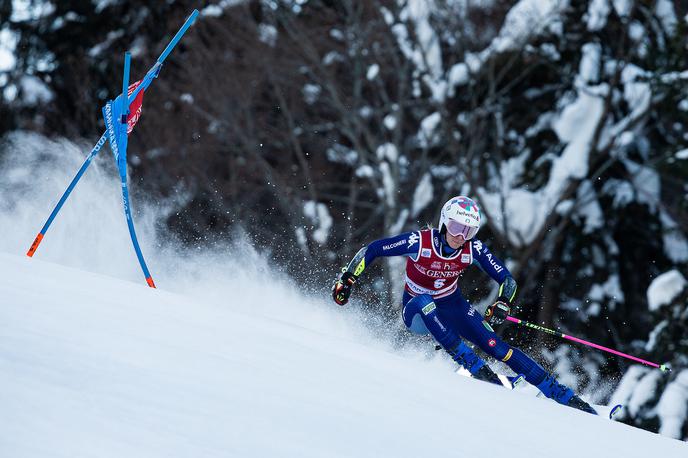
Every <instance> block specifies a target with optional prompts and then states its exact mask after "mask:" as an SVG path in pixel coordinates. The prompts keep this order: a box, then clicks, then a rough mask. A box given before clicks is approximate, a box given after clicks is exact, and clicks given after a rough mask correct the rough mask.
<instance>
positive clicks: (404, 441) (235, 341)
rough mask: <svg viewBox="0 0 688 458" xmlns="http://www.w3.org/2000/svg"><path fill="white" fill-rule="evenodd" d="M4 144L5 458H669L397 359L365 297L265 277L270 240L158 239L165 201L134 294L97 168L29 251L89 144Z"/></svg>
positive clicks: (448, 367)
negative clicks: (194, 245) (183, 244)
mask: <svg viewBox="0 0 688 458" xmlns="http://www.w3.org/2000/svg"><path fill="white" fill-rule="evenodd" d="M14 140H15V141H14V143H13V144H12V145H10V146H9V148H10V149H11V150H12V152H11V153H8V154H7V155H6V156H5V160H4V161H3V163H2V164H0V191H2V195H3V199H2V201H1V202H0V234H2V237H0V323H2V326H1V327H0V374H2V376H1V377H0V406H2V408H1V409H0V425H2V433H1V434H0V456H2V457H11V458H27V457H36V458H51V457H69V458H76V457H99V458H107V457H113V458H115V457H116V458H121V457H142V458H153V457H165V458H170V457H266V456H278V457H300V458H302V457H319V458H322V457H386V456H390V457H419V456H435V455H441V456H458V457H471V458H481V457H486V458H487V457H490V458H491V457H495V456H509V457H511V458H520V457H523V458H526V457H527V458H534V457H547V458H550V457H552V456H556V457H559V458H580V457H581V456H583V457H597V456H609V455H612V454H613V455H614V456H624V457H635V456H645V455H649V454H653V455H655V456H661V457H663V458H673V457H683V456H686V450H687V449H686V444H685V443H682V442H679V441H676V440H673V439H668V438H666V437H662V436H659V435H656V434H652V433H649V432H647V431H644V430H640V429H636V428H633V427H629V426H626V425H624V424H620V423H614V422H610V421H608V420H606V419H604V418H600V417H594V416H592V415H589V414H585V413H582V412H579V411H577V410H573V409H570V408H566V407H562V406H559V405H557V404H555V403H553V402H551V401H547V400H541V399H536V398H534V397H533V396H532V395H529V394H526V393H523V392H510V391H508V390H506V389H503V388H500V387H496V386H493V385H489V384H486V383H483V382H479V381H476V380H471V379H468V378H465V377H461V376H458V375H456V374H455V373H454V372H453V370H452V368H453V365H452V363H451V362H450V361H448V360H447V358H446V357H444V356H443V355H441V354H440V353H439V352H432V351H427V346H429V345H431V344H430V343H427V344H426V345H425V346H423V345H422V344H419V345H421V347H419V348H416V347H407V348H406V349H404V350H399V349H397V348H396V347H395V346H394V345H393V344H392V343H391V342H392V338H391V336H392V335H393V331H394V330H389V329H385V328H382V327H380V326H379V325H376V324H375V323H376V321H375V319H374V317H371V316H365V315H362V314H361V313H359V312H356V310H357V309H356V307H355V305H356V301H361V300H363V298H361V297H356V298H355V299H354V301H353V303H352V305H351V306H348V307H339V306H336V305H334V304H333V303H332V302H331V300H330V299H329V297H328V296H329V294H328V291H327V287H326V286H325V287H323V288H322V290H321V291H315V292H310V293H309V292H307V291H304V289H303V288H302V286H301V285H300V284H298V283H297V282H295V281H293V280H290V279H289V278H288V277H286V276H284V275H282V274H280V273H279V272H277V271H276V268H275V267H274V264H273V263H272V262H271V260H270V256H271V255H270V253H271V250H275V251H277V250H279V243H281V242H280V239H279V237H277V238H276V240H275V245H274V246H271V247H259V248H255V249H254V248H253V247H251V246H250V244H249V243H248V242H247V241H246V239H244V238H243V237H241V235H240V234H232V237H233V239H234V241H233V242H231V241H228V243H227V246H222V245H215V246H213V247H208V250H207V252H206V251H202V250H194V252H189V251H188V250H187V251H182V250H181V249H179V248H175V246H174V244H173V243H167V244H166V243H165V240H166V239H169V238H170V236H169V234H167V233H166V232H164V231H161V233H160V234H161V235H163V236H164V238H162V239H158V238H156V231H155V221H158V220H160V219H161V218H164V217H165V211H166V210H165V208H164V207H166V204H165V203H164V202H158V203H157V206H156V207H151V206H143V205H142V202H141V199H140V196H139V195H137V194H136V193H134V194H133V202H132V204H133V207H134V217H135V220H136V222H137V229H138V230H139V238H140V239H141V241H142V245H143V250H144V253H145V254H146V256H147V261H148V263H149V267H150V268H151V271H152V273H153V278H154V279H155V281H156V284H157V285H158V287H159V289H151V288H148V287H147V286H146V285H145V282H144V281H143V276H142V274H141V273H140V271H139V268H138V265H137V263H136V257H135V256H134V255H133V252H132V249H131V245H130V241H129V238H128V233H127V228H126V223H125V221H124V217H123V215H122V209H121V202H120V200H119V189H118V186H117V174H116V170H115V169H114V167H112V166H111V164H110V162H111V161H112V159H111V157H106V158H105V157H98V158H97V160H96V161H94V163H93V164H92V165H91V169H89V171H88V173H87V174H86V175H85V176H84V178H83V180H82V182H80V183H79V186H78V187H77V188H76V190H75V192H74V194H73V195H72V197H71V198H70V200H69V201H68V202H67V204H66V205H65V207H64V209H63V210H62V212H61V213H60V215H58V218H57V219H56V220H55V222H54V223H53V226H52V227H51V229H50V231H49V232H48V233H47V234H46V237H45V239H44V240H43V243H42V244H41V246H40V247H39V249H38V251H37V252H36V255H35V256H34V258H27V257H26V256H25V254H24V253H25V252H26V250H27V249H28V247H29V245H30V244H31V242H32V241H33V238H34V236H35V234H36V232H37V231H38V229H39V228H40V226H41V225H42V224H43V221H44V219H43V218H45V217H47V215H48V213H49V212H50V210H51V209H52V206H53V205H54V204H55V202H56V201H57V199H58V197H59V195H60V194H61V192H62V191H63V190H64V188H65V186H66V184H67V183H68V182H69V180H70V179H71V176H72V174H73V173H74V172H75V171H76V170H77V168H78V166H79V164H80V162H81V160H82V159H83V157H84V156H85V152H83V151H80V150H82V149H86V150H87V149H88V146H85V147H84V148H77V147H76V146H75V145H73V144H71V143H69V142H50V141H48V140H47V139H41V138H39V137H37V136H35V135H24V134H21V133H19V134H17V135H16V136H15V138H14ZM133 182H134V183H135V181H133ZM134 188H135V185H134ZM280 229H283V228H280ZM211 248H212V249H211Z"/></svg>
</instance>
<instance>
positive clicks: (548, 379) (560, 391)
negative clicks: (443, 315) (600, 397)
mask: <svg viewBox="0 0 688 458" xmlns="http://www.w3.org/2000/svg"><path fill="white" fill-rule="evenodd" d="M465 318H466V319H465V320H463V321H462V322H460V323H457V325H456V328H457V330H458V331H459V332H460V333H461V335H463V336H464V337H466V338H467V339H468V340H470V341H471V342H473V343H474V344H476V345H477V346H478V347H480V349H481V350H483V351H484V352H485V353H487V354H488V355H490V356H492V357H493V358H495V359H498V360H500V361H503V362H504V363H506V365H507V366H509V367H510V368H511V369H512V370H513V371H514V372H516V373H517V374H523V375H524V376H525V378H526V380H527V381H528V383H530V384H531V385H535V386H536V387H537V388H538V389H539V390H540V391H542V393H543V394H544V395H545V396H547V397H548V398H551V399H554V400H555V401H557V402H558V403H560V404H564V405H568V406H571V407H575V408H577V409H580V410H584V411H586V412H589V413H595V411H594V410H593V409H592V408H591V407H590V405H588V404H587V403H586V402H584V401H583V400H582V399H580V398H579V397H578V396H576V394H575V393H574V392H573V390H572V389H571V388H569V387H567V386H566V385H562V384H561V383H559V382H558V381H557V380H556V378H555V377H554V376H553V375H551V374H548V373H547V372H546V371H545V369H544V368H543V367H542V366H541V365H539V364H538V363H537V362H535V360H533V359H532V358H531V357H529V356H528V355H526V354H525V353H523V352H522V351H521V350H519V349H518V348H515V347H512V346H511V345H509V344H507V343H506V342H504V341H503V340H502V339H501V337H499V336H498V335H497V334H496V333H495V332H494V330H493V329H492V327H491V326H490V325H489V324H488V323H487V322H486V321H485V320H484V319H483V318H482V316H481V315H480V314H479V313H478V312H477V311H476V310H475V309H474V308H473V307H471V306H470V304H468V310H467V311H466V312H465Z"/></svg>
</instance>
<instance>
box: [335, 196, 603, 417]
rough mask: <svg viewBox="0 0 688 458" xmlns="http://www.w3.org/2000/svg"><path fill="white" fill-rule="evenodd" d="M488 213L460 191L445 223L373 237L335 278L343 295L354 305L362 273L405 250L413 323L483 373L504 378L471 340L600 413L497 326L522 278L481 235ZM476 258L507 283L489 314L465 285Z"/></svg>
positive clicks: (446, 209)
mask: <svg viewBox="0 0 688 458" xmlns="http://www.w3.org/2000/svg"><path fill="white" fill-rule="evenodd" d="M480 220H481V214H480V209H479V207H478V205H477V204H476V203H475V202H474V201H473V200H472V199H469V198H468V197H464V196H457V197H454V198H452V199H450V200H449V201H447V203H445V205H444V206H443V207H442V211H441V213H440V222H439V229H423V230H420V231H414V232H406V233H403V234H400V235H397V236H395V237H390V238H385V239H380V240H376V241H374V242H372V243H370V244H369V245H368V246H366V247H364V248H362V249H361V250H360V251H359V252H358V253H357V254H356V255H355V256H354V258H353V259H352V260H351V262H349V264H348V266H347V267H346V268H344V269H343V270H342V273H341V275H340V277H339V279H338V280H337V281H336V282H335V284H334V285H333V287H332V296H333V298H334V300H335V302H337V303H338V304H340V305H344V304H346V302H347V301H348V298H349V296H350V294H351V290H352V287H353V285H354V284H355V283H356V280H357V279H358V277H359V276H360V275H361V274H362V273H363V271H364V270H365V269H366V267H368V266H370V264H371V263H372V262H373V261H374V260H375V259H377V258H378V257H381V256H405V257H406V258H407V261H406V279H405V280H406V284H405V288H404V295H403V300H402V302H403V306H404V307H403V312H402V316H403V320H404V324H405V325H406V326H407V328H408V329H409V330H411V331H412V332H414V333H417V334H428V333H430V334H431V335H432V336H433V337H434V338H435V340H436V341H437V342H438V343H439V344H440V345H441V346H442V348H444V349H445V350H446V351H447V353H449V355H450V356H451V357H452V359H453V360H454V361H456V362H457V363H458V364H460V365H462V366H463V367H465V368H466V369H467V370H468V371H469V372H470V373H471V374H472V375H473V376H474V377H476V378H478V379H481V380H485V381H488V382H492V383H495V384H498V385H501V382H500V380H499V378H498V377H497V375H496V374H495V373H494V372H493V371H492V369H490V367H489V366H488V365H487V364H486V363H485V361H484V360H483V359H482V358H480V357H479V356H478V355H477V354H476V353H475V352H474V351H473V350H472V349H471V348H470V347H469V346H468V345H466V343H465V342H464V339H465V340H468V341H470V342H472V343H473V344H475V345H476V346H478V347H479V348H480V349H481V350H483V351H484V352H485V353H487V354H488V355H489V356H491V357H493V358H495V359H498V360H500V361H503V362H504V363H506V364H507V365H508V366H509V367H510V368H511V369H512V370H513V371H514V372H516V373H517V374H522V375H523V376H524V377H525V379H526V380H527V381H528V382H529V383H530V384H532V385H535V386H537V387H538V388H539V389H540V391H542V393H543V394H544V395H545V396H547V397H549V398H552V399H554V400H556V401H557V402H559V403H561V404H564V405H568V406H570V407H574V408H577V409H580V410H583V411H586V412H589V413H595V410H594V409H593V408H592V407H591V406H590V405H589V404H587V403H586V402H585V401H583V400H582V399H581V398H580V397H578V396H577V395H575V393H574V392H573V390H571V389H570V388H568V387H566V386H564V385H562V384H560V383H559V382H558V381H557V380H556V379H555V378H554V376H553V375H551V374H548V373H547V372H546V371H545V370H544V369H543V367H542V366H540V365H539V364H538V363H537V362H535V361H534V360H533V359H532V358H530V357H529V356H527V355H526V354H525V353H523V352H522V351H521V350H519V349H518V348H515V347H512V346H510V345H509V344H507V343H506V342H504V341H503V340H502V339H501V338H500V337H499V336H498V335H497V334H496V333H495V332H494V330H493V326H498V325H500V324H502V323H503V322H504V320H506V318H507V316H508V315H509V313H510V311H511V305H512V304H513V302H514V298H515V296H516V289H517V285H516V281H515V280H514V278H513V277H512V276H511V273H510V272H509V270H508V269H507V268H506V266H505V265H504V263H502V261H500V260H499V259H497V258H496V257H495V256H494V255H493V254H492V253H491V252H490V250H489V249H488V248H487V246H486V245H485V244H484V243H482V242H481V241H480V240H478V239H476V238H475V235H476V233H477V232H478V229H479V228H480ZM471 265H476V266H478V267H480V268H481V269H482V270H483V271H484V272H486V273H487V274H488V275H489V276H490V277H492V279H493V280H495V281H496V282H497V283H498V284H499V293H498V297H497V300H496V301H495V302H494V304H492V305H491V306H489V307H488V308H487V310H486V311H485V316H484V317H483V316H481V315H480V313H478V312H477V311H476V310H475V309H474V308H473V307H472V306H471V305H470V304H469V302H468V301H467V300H466V299H465V298H464V297H463V295H462V294H461V290H460V288H459V286H458V279H459V276H460V274H461V272H462V271H463V270H464V269H466V268H467V267H469V266H471Z"/></svg>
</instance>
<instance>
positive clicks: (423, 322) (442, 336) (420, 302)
mask: <svg viewBox="0 0 688 458" xmlns="http://www.w3.org/2000/svg"><path fill="white" fill-rule="evenodd" d="M402 315H403V318H404V324H406V327H408V328H409V329H410V330H411V331H413V332H415V333H416V334H427V333H430V334H432V336H433V337H434V338H435V340H436V341H437V342H438V343H439V344H440V345H441V346H442V348H444V349H445V350H446V351H447V353H449V355H451V357H452V359H453V360H454V361H456V362H457V363H459V364H460V365H462V366H463V367H465V368H466V369H467V370H468V371H469V372H470V373H471V374H473V375H476V376H478V374H480V376H478V378H481V379H483V378H485V377H484V372H485V371H486V369H489V368H487V366H486V365H485V361H484V360H483V359H482V358H480V357H479V356H478V355H476V354H475V352H474V351H473V350H472V349H471V348H470V347H469V346H468V345H466V344H465V343H464V342H463V340H461V337H460V336H459V335H458V334H457V333H456V332H454V331H453V330H452V329H451V327H450V326H447V325H446V324H445V323H443V322H442V320H441V319H440V317H439V316H438V313H437V307H436V305H435V303H434V302H433V300H432V297H431V296H429V295H426V294H424V295H420V296H416V297H414V298H411V299H410V300H408V302H406V305H405V306H404V309H403V311H402ZM483 367H485V368H486V369H483ZM488 381H493V382H496V383H498V384H501V382H499V379H497V377H496V376H494V380H488Z"/></svg>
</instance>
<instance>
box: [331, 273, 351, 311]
mask: <svg viewBox="0 0 688 458" xmlns="http://www.w3.org/2000/svg"><path fill="white" fill-rule="evenodd" d="M354 283H356V276H355V275H354V274H352V273H351V272H349V271H344V272H342V275H341V277H339V280H337V281H336V282H335V283H334V285H332V299H334V301H335V302H336V303H337V304H339V305H344V304H346V303H347V302H349V296H351V287H352V286H354Z"/></svg>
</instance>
